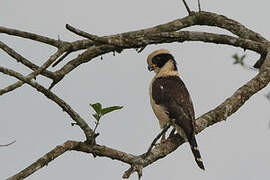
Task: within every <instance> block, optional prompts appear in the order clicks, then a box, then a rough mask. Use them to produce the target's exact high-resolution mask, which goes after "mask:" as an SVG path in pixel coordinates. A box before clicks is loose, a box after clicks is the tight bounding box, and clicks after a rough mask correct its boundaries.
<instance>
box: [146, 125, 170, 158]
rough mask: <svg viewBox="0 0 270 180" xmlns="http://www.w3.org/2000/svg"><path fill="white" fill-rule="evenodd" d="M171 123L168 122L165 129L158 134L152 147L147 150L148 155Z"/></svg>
mask: <svg viewBox="0 0 270 180" xmlns="http://www.w3.org/2000/svg"><path fill="white" fill-rule="evenodd" d="M170 126H171V123H167V125H166V126H165V127H164V128H163V130H162V131H161V132H160V133H159V134H158V135H157V136H156V138H155V139H154V140H153V142H152V143H151V145H150V147H149V148H148V150H147V152H146V156H148V154H149V153H150V152H151V150H152V148H153V147H154V146H155V144H156V142H157V141H158V140H159V138H160V137H161V136H162V135H163V134H164V133H165V132H166V131H167V130H168V129H169V128H170Z"/></svg>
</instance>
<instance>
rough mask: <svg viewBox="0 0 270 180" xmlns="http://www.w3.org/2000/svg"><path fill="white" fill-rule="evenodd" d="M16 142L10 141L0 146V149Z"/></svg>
mask: <svg viewBox="0 0 270 180" xmlns="http://www.w3.org/2000/svg"><path fill="white" fill-rule="evenodd" d="M15 142H16V141H12V142H10V143H8V144H0V147H6V146H10V145H11V144H14V143H15Z"/></svg>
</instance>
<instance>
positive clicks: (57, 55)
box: [0, 46, 68, 95]
mask: <svg viewBox="0 0 270 180" xmlns="http://www.w3.org/2000/svg"><path fill="white" fill-rule="evenodd" d="M67 48H68V47H67V46H64V47H62V48H60V49H59V50H58V51H57V52H56V53H54V54H53V55H52V56H51V57H50V58H49V59H48V60H47V61H46V62H45V63H44V64H43V65H42V66H41V67H39V68H38V69H37V70H36V71H34V72H32V73H30V74H29V75H27V78H29V79H33V78H35V77H36V76H37V75H39V74H40V73H42V72H43V71H44V70H45V69H47V68H48V67H49V66H50V65H51V64H52V63H53V62H54V61H55V60H56V59H57V58H58V57H60V56H61V55H62V54H63V53H64V52H65V51H66V49H67ZM23 84H24V82H23V81H18V82H16V83H14V84H12V85H10V86H8V87H6V88H4V89H0V95H3V94H5V93H8V92H10V91H13V90H14V89H16V88H18V87H21V86H22V85H23Z"/></svg>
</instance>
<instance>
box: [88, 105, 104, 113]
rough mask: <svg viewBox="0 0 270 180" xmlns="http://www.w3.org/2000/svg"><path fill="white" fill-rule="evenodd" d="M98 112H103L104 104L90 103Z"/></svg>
mask: <svg viewBox="0 0 270 180" xmlns="http://www.w3.org/2000/svg"><path fill="white" fill-rule="evenodd" d="M90 106H91V107H92V108H93V109H94V110H95V111H96V113H97V114H101V110H102V106H101V104H100V103H95V104H90Z"/></svg>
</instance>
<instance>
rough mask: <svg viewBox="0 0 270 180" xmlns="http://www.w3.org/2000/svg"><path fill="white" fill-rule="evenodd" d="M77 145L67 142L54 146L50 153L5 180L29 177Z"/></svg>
mask: <svg viewBox="0 0 270 180" xmlns="http://www.w3.org/2000/svg"><path fill="white" fill-rule="evenodd" d="M78 144H79V142H76V141H67V142H65V143H64V144H62V145H59V146H56V147H55V148H54V149H53V150H51V151H50V152H48V153H47V154H45V155H44V156H42V157H41V158H39V159H38V160H37V161H36V162H34V163H33V164H31V165H30V166H28V167H26V168H25V169H24V170H22V171H20V172H19V173H17V174H15V175H14V176H12V177H9V178H8V179H7V180H20V179H24V178H26V177H28V176H30V175H31V174H33V173H34V172H36V171H37V170H39V169H41V168H43V167H44V166H47V165H48V164H49V162H51V161H53V160H54V159H55V158H57V157H59V156H61V155H62V154H64V153H65V152H66V151H69V150H72V149H74V148H75V147H76V146H78Z"/></svg>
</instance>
